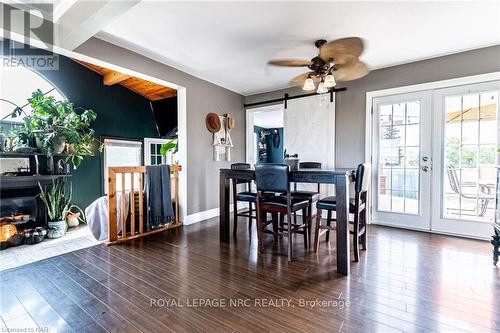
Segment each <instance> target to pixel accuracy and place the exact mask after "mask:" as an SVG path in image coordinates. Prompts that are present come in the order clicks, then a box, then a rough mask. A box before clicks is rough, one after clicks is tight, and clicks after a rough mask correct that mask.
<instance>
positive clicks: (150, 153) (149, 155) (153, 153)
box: [144, 138, 175, 165]
mask: <svg viewBox="0 0 500 333" xmlns="http://www.w3.org/2000/svg"><path fill="white" fill-rule="evenodd" d="M169 141H172V140H171V139H154V138H145V139H144V164H145V165H159V164H165V163H167V164H170V163H172V161H174V159H175V154H173V155H172V153H171V152H169V153H168V154H167V156H166V157H163V156H161V154H160V149H161V146H162V145H163V144H164V143H166V142H169Z"/></svg>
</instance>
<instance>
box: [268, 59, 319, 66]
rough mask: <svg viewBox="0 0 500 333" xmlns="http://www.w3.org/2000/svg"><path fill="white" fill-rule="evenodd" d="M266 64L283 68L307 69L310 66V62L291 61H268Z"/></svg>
mask: <svg viewBox="0 0 500 333" xmlns="http://www.w3.org/2000/svg"><path fill="white" fill-rule="evenodd" d="M267 63H268V64H269V65H273V66H285V67H307V66H310V65H312V62H311V61H310V60H293V59H279V60H269V61H268V62H267Z"/></svg>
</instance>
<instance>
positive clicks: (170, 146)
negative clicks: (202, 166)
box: [160, 140, 179, 164]
mask: <svg viewBox="0 0 500 333" xmlns="http://www.w3.org/2000/svg"><path fill="white" fill-rule="evenodd" d="M178 151H179V143H178V141H177V140H170V141H167V142H165V143H164V144H162V145H161V147H160V154H161V156H163V157H164V158H167V155H168V153H170V152H172V154H171V155H170V164H174V154H175V153H177V152H178Z"/></svg>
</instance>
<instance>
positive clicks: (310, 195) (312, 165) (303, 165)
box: [281, 162, 321, 239]
mask: <svg viewBox="0 0 500 333" xmlns="http://www.w3.org/2000/svg"><path fill="white" fill-rule="evenodd" d="M299 169H321V163H320V162H300V163H299ZM316 186H317V191H305V190H298V189H297V183H293V191H292V192H291V194H292V197H300V198H304V199H307V201H309V208H308V212H307V216H308V217H309V219H308V221H307V224H308V226H307V228H308V232H309V239H311V231H312V220H313V216H312V207H313V204H314V203H315V202H316V201H318V200H319V197H320V189H321V186H320V184H319V183H317V184H316ZM293 220H294V222H295V223H297V213H294V214H293ZM281 222H282V221H281Z"/></svg>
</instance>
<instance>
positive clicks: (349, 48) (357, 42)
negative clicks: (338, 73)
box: [319, 37, 364, 61]
mask: <svg viewBox="0 0 500 333" xmlns="http://www.w3.org/2000/svg"><path fill="white" fill-rule="evenodd" d="M363 48H364V46H363V40H362V39H361V38H358V37H348V38H341V39H336V40H334V41H331V42H329V43H326V44H324V45H323V46H321V47H320V49H319V56H320V57H321V59H323V60H325V61H331V60H332V59H333V60H337V58H339V57H341V56H342V55H344V54H349V55H352V56H355V57H359V56H360V55H361V53H363Z"/></svg>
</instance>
